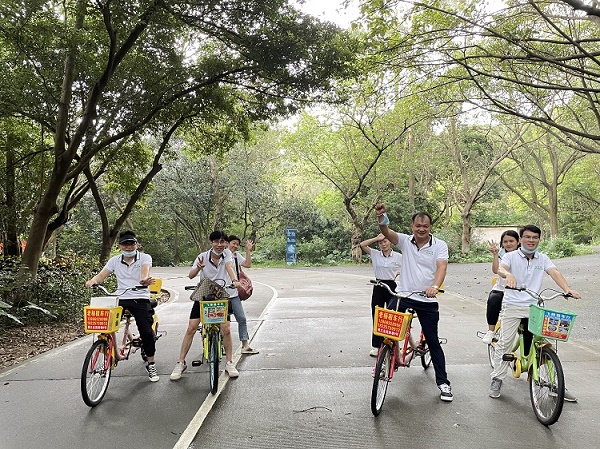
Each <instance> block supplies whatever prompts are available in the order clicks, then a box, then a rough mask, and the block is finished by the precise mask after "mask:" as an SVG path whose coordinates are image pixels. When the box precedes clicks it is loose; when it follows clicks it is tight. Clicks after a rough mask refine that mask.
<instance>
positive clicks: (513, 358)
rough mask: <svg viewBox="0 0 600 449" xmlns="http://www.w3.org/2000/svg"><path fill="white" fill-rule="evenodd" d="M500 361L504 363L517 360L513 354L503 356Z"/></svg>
mask: <svg viewBox="0 0 600 449" xmlns="http://www.w3.org/2000/svg"><path fill="white" fill-rule="evenodd" d="M502 360H503V361H504V362H514V361H515V360H517V358H516V357H515V355H514V354H504V355H503V356H502Z"/></svg>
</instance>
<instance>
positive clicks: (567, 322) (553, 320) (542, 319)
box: [528, 304, 577, 341]
mask: <svg viewBox="0 0 600 449" xmlns="http://www.w3.org/2000/svg"><path fill="white" fill-rule="evenodd" d="M576 316H577V315H576V314H575V313H573V312H560V311H558V310H551V309H544V308H542V307H539V306H537V305H535V304H532V305H530V306H529V325H528V329H529V331H530V332H531V333H532V334H534V335H537V336H538V337H544V338H550V339H553V340H562V341H567V340H568V339H569V335H570V334H571V330H572V329H573V325H574V324H575V317H576Z"/></svg>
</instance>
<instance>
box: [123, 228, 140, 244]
mask: <svg viewBox="0 0 600 449" xmlns="http://www.w3.org/2000/svg"><path fill="white" fill-rule="evenodd" d="M124 242H135V243H137V238H136V236H135V232H133V231H123V232H121V233H120V234H119V243H124Z"/></svg>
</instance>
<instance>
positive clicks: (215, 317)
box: [185, 280, 235, 394]
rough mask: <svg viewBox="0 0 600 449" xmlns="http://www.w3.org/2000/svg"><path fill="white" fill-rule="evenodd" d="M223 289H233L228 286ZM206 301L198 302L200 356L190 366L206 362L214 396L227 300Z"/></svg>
mask: <svg viewBox="0 0 600 449" xmlns="http://www.w3.org/2000/svg"><path fill="white" fill-rule="evenodd" d="M221 281H222V280H221ZM223 282H224V281H223ZM195 288H196V286H195V285H189V286H186V287H185V289H186V290H194V289H195ZM225 288H235V287H233V285H230V286H227V287H225ZM206 299H207V300H206V301H199V302H200V321H201V324H200V325H199V326H198V331H199V332H200V333H201V335H202V354H201V356H200V359H198V360H193V361H192V366H200V365H202V363H203V361H204V360H206V361H207V363H208V373H209V383H210V392H211V393H212V394H215V393H216V392H217V390H218V389H219V362H220V361H221V359H222V358H223V354H224V351H223V335H222V334H221V324H223V323H225V322H226V321H227V316H228V311H227V309H228V307H229V299H228V298H224V299H213V298H206Z"/></svg>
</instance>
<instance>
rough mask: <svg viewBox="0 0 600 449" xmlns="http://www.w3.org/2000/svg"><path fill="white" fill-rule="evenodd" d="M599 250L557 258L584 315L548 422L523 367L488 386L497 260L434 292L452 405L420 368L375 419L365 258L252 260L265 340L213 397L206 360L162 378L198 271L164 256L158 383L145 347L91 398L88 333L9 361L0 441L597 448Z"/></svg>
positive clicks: (258, 325)
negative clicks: (260, 265) (83, 375)
mask: <svg viewBox="0 0 600 449" xmlns="http://www.w3.org/2000/svg"><path fill="white" fill-rule="evenodd" d="M599 260H600V258H599V256H597V255H594V256H584V257H578V258H572V259H562V260H559V261H557V265H558V266H559V269H561V271H563V272H564V273H565V275H566V276H567V278H568V279H569V280H571V279H572V281H571V284H572V286H573V287H574V288H577V289H578V290H580V291H581V292H582V294H583V296H584V298H583V299H582V300H580V301H577V302H569V303H566V302H563V304H562V305H563V306H567V307H568V308H569V309H571V310H575V311H576V312H577V313H578V314H579V316H578V318H577V322H576V329H575V333H574V335H573V336H572V338H571V339H570V341H569V342H568V343H565V344H562V345H561V346H560V356H561V360H562V361H563V365H564V369H565V373H566V376H567V384H568V386H569V390H570V391H572V392H573V393H575V394H576V395H577V396H578V397H579V402H578V403H575V404H566V405H565V408H564V411H563V414H562V416H561V419H560V420H559V421H558V423H556V424H555V425H554V426H552V427H550V428H546V427H544V426H542V425H541V424H539V423H538V422H537V420H536V419H535V416H534V415H533V411H532V409H531V405H530V404H529V397H528V390H527V382H526V380H525V376H523V378H521V379H512V378H510V379H507V380H506V382H505V385H504V387H503V395H502V397H501V398H500V399H497V400H493V399H490V398H489V397H488V396H487V389H488V387H489V373H490V367H489V365H488V361H487V354H486V347H485V345H483V344H482V343H481V341H480V340H478V338H477V337H476V333H477V330H482V329H484V328H485V315H484V313H485V308H484V306H485V303H484V299H485V298H486V297H487V291H488V290H489V285H490V281H489V280H490V278H491V273H490V272H489V266H488V264H474V265H451V266H450V270H449V273H448V278H447V281H446V285H445V287H446V291H447V292H448V293H446V294H444V295H443V296H442V297H441V299H440V302H441V320H440V334H441V336H444V337H446V338H447V339H448V344H447V345H446V346H445V348H444V349H445V352H446V357H447V367H448V374H449V377H450V379H451V381H452V384H453V385H452V386H453V391H454V395H455V400H454V402H452V403H450V404H447V403H442V402H441V401H440V400H439V392H438V390H437V388H436V386H435V381H434V376H433V372H432V370H429V371H423V369H422V368H421V367H420V366H413V367H411V368H409V369H403V370H400V371H399V372H398V374H397V376H395V377H394V380H393V381H392V383H391V384H390V388H389V390H388V397H387V399H386V402H385V405H384V410H383V412H382V414H381V415H380V416H379V417H377V418H374V417H373V416H372V414H371V412H370V408H369V398H370V389H371V383H372V377H371V371H372V368H373V365H374V359H373V358H371V357H369V356H368V351H369V347H370V337H369V335H370V311H369V300H370V291H371V287H370V286H369V285H367V280H368V279H369V278H371V269H370V267H369V266H363V267H332V268H328V269H324V268H318V269H296V268H288V269H252V270H250V275H251V277H252V279H253V281H254V284H255V293H254V296H253V297H252V298H251V299H250V300H249V301H247V302H246V303H245V308H246V313H247V315H248V317H249V325H250V328H251V333H252V344H253V346H256V347H257V348H258V349H260V351H261V352H260V354H257V355H252V356H243V357H242V358H241V357H240V356H239V353H236V361H237V363H238V369H239V370H240V373H241V374H240V377H239V378H238V379H231V380H229V379H228V378H227V376H226V375H225V374H223V375H222V376H221V380H222V382H221V385H222V390H221V391H220V392H219V393H218V395H217V396H212V395H210V393H209V391H208V390H209V387H208V372H207V368H206V366H201V367H198V368H192V367H190V369H188V371H187V372H186V373H185V374H184V376H183V378H182V379H181V380H180V381H178V382H171V381H169V379H168V375H169V374H170V372H171V370H172V367H173V365H174V363H175V361H176V358H177V353H178V351H179V345H180V342H181V337H182V335H183V332H184V330H185V325H186V322H187V316H188V314H189V310H190V307H191V303H190V301H189V300H188V299H187V296H188V295H189V292H185V291H184V290H183V287H184V286H185V285H188V284H189V280H187V279H186V278H185V273H186V271H187V270H186V269H181V268H164V269H162V268H156V269H154V271H153V273H154V275H156V276H160V277H162V278H163V279H164V286H165V287H166V288H169V289H171V290H172V292H173V294H174V297H176V300H174V301H172V302H170V303H168V304H165V305H162V306H160V307H159V309H158V312H159V316H160V319H161V329H163V330H166V331H167V335H166V336H165V337H164V338H162V339H161V340H160V341H159V342H158V348H157V349H158V352H157V364H158V369H159V374H160V375H161V379H160V381H159V382H158V383H156V384H153V383H150V382H149V381H148V380H147V377H146V375H145V371H144V368H143V364H142V361H141V359H139V360H138V359H137V358H135V360H130V361H127V362H125V363H122V364H120V365H119V366H118V367H117V370H116V371H115V374H114V376H113V379H112V380H111V384H110V387H109V390H108V392H107V395H106V397H105V399H104V401H103V402H102V403H101V404H100V405H99V406H97V407H95V408H94V409H90V408H88V407H87V406H85V404H84V403H83V401H82V400H81V396H80V392H79V373H80V371H81V364H82V362H83V357H84V355H85V352H86V350H87V348H88V347H89V345H90V342H91V338H90V337H85V338H83V339H80V340H78V341H77V342H74V343H71V344H69V345H66V346H64V347H63V348H60V349H57V350H54V351H50V352H48V353H46V354H43V355H41V356H39V357H36V358H34V359H32V360H30V361H28V362H26V363H24V364H22V365H20V366H17V367H15V368H11V369H8V370H5V371H3V372H0V381H1V389H0V391H1V399H2V408H1V409H0V447H1V448H3V449H13V448H15V449H16V448H28V447H52V448H71V447H78V448H82V449H86V448H97V447H99V446H100V447H127V448H131V449H137V448H169V449H170V448H179V447H183V448H187V447H192V448H200V447H239V446H242V447H256V448H268V447H291V448H296V447H298V448H303V447H311V448H314V447H316V446H320V447H324V448H329V447H331V448H333V447H335V448H339V447H382V448H384V447H397V446H398V445H404V446H407V447H416V446H418V447H420V448H428V447H432V448H434V447H435V448H438V447H447V448H481V447H487V448H500V447H507V446H514V445H519V446H524V445H529V444H535V445H538V446H540V447H571V446H577V445H578V446H580V447H597V437H598V435H599V433H600V432H599V431H598V420H599V419H600V414H599V413H598V411H597V404H598V402H599V400H600V392H599V391H598V389H595V388H590V385H591V382H590V379H593V378H595V376H596V374H597V372H598V369H599V368H600V350H599V349H598V346H597V342H598V336H597V335H595V332H594V331H595V329H597V326H594V325H593V323H595V322H596V316H597V314H598V311H597V308H596V307H595V304H594V303H595V297H594V292H595V288H594V287H595V286H596V282H597V279H599V276H598V275H599V274H600V273H599V271H600V268H599V264H598V261H599ZM232 329H233V330H234V334H235V336H234V338H235V340H234V341H237V326H236V325H235V324H233V325H232ZM194 345H195V346H193V347H192V353H194V352H199V351H200V346H199V344H198V342H195V343H194Z"/></svg>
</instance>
